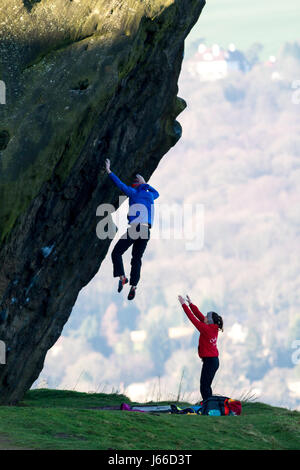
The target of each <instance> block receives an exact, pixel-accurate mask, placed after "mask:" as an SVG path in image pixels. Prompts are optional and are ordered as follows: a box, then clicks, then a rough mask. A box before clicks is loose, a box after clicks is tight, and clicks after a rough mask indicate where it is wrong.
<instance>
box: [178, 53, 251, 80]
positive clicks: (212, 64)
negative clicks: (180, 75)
mask: <svg viewBox="0 0 300 470" xmlns="http://www.w3.org/2000/svg"><path fill="white" fill-rule="evenodd" d="M186 66H187V70H188V72H189V73H190V75H192V76H194V77H199V79H200V80H201V81H215V80H220V79H222V78H225V77H227V75H228V74H229V73H230V72H231V71H234V70H240V71H242V72H247V71H248V70H249V68H250V67H249V64H248V62H247V60H246V58H245V56H244V54H243V53H242V52H240V51H238V50H236V48H235V46H234V45H233V44H231V45H230V46H229V48H228V50H227V51H226V50H224V49H222V48H221V47H220V46H219V45H218V44H214V45H213V46H212V47H211V48H209V47H207V46H206V45H205V44H200V45H199V47H198V50H197V52H196V54H195V55H194V57H193V58H192V59H189V60H187V64H186Z"/></svg>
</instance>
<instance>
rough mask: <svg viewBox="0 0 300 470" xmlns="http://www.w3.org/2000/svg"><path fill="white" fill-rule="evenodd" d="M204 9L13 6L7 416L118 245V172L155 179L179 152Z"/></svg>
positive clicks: (0, 255) (89, 2)
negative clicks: (184, 84) (101, 227)
mask: <svg viewBox="0 0 300 470" xmlns="http://www.w3.org/2000/svg"><path fill="white" fill-rule="evenodd" d="M204 4H205V1H204V0H1V9H0V24H1V30H0V80H1V83H2V85H3V84H5V87H2V92H3V90H5V93H6V96H5V102H6V104H3V101H4V100H3V97H2V101H1V100H0V103H1V104H0V201H1V202H0V237H1V238H0V243H1V244H0V266H1V271H0V340H2V341H4V342H5V346H6V364H3V365H0V403H2V404H14V403H17V402H18V400H20V399H21V398H22V397H23V395H24V392H25V391H26V390H27V389H28V388H30V386H31V385H32V383H33V382H34V381H35V380H36V379H37V377H38V375H39V373H40V371H41V370H42V368H43V363H44V359H45V356H46V353H47V351H48V349H49V348H51V346H52V345H53V344H54V343H55V342H56V341H57V339H58V338H59V336H60V334H61V331H62V328H63V326H64V324H65V323H66V321H67V320H68V317H69V315H70V313H71V310H72V307H73V305H74V303H75V301H76V298H77V295H78V293H79V291H80V290H81V289H82V287H83V286H85V285H86V284H87V283H88V282H89V281H90V280H91V279H92V278H93V276H94V275H95V274H96V273H97V271H98V270H99V267H100V265H101V262H102V261H103V259H104V258H105V256H106V253H107V250H108V248H109V244H110V243H111V240H110V239H104V240H100V239H99V238H98V237H97V236H96V226H97V224H98V222H99V217H97V216H96V210H97V207H98V206H99V205H100V204H102V203H111V204H113V205H114V206H115V207H116V208H117V207H118V198H119V195H120V193H119V191H118V190H117V188H116V187H115V186H114V185H113V184H112V183H111V181H110V180H109V178H108V177H107V175H106V173H105V172H104V169H103V167H104V160H105V158H110V160H111V164H112V168H113V170H114V171H115V172H116V173H117V174H118V175H120V176H121V177H122V179H123V180H124V181H125V182H127V183H129V182H130V180H131V178H132V177H133V175H135V174H136V173H141V174H143V176H144V177H145V178H146V179H148V178H149V177H150V175H151V174H152V173H153V171H154V170H155V168H156V167H157V165H158V163H159V161H160V159H161V158H162V157H163V155H164V154H165V153H166V152H167V151H168V150H169V149H170V148H171V147H172V146H173V145H175V143H176V142H177V141H178V139H179V138H180V136H181V128H180V125H179V123H178V122H177V121H176V117H177V116H178V114H179V113H180V112H181V111H182V110H183V109H184V107H185V103H184V101H183V100H182V99H180V98H178V97H177V92H178V86H177V82H178V77H179V73H180V69H181V63H182V59H183V50H184V39H185V37H186V36H187V34H188V33H189V31H190V29H191V28H192V26H193V25H194V24H195V22H196V21H197V20H198V18H199V15H200V13H201V10H202V8H203V6H204Z"/></svg>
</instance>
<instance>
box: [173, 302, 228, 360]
mask: <svg viewBox="0 0 300 470" xmlns="http://www.w3.org/2000/svg"><path fill="white" fill-rule="evenodd" d="M189 307H190V308H189ZM189 307H188V306H187V305H186V304H182V308H183V310H184V311H185V313H186V315H187V316H188V318H189V319H190V321H191V322H192V323H193V325H194V326H195V327H196V328H197V330H198V331H199V332H200V337H199V344H198V354H199V357H201V358H202V357H217V356H219V351H218V348H217V339H218V331H219V327H218V325H216V324H210V325H208V324H206V323H204V318H205V317H204V315H203V314H202V313H201V312H200V310H199V309H198V307H197V306H196V305H194V304H192V303H190V304H189Z"/></svg>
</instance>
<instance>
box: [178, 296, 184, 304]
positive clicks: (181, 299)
mask: <svg viewBox="0 0 300 470" xmlns="http://www.w3.org/2000/svg"><path fill="white" fill-rule="evenodd" d="M178 300H179V302H180V303H181V305H183V304H184V303H185V300H184V298H183V297H182V296H181V295H179V296H178Z"/></svg>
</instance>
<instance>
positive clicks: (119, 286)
mask: <svg viewBox="0 0 300 470" xmlns="http://www.w3.org/2000/svg"><path fill="white" fill-rule="evenodd" d="M127 282H128V279H127V277H123V278H122V279H120V280H119V284H118V292H121V290H122V289H123V287H124V286H125V284H127Z"/></svg>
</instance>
